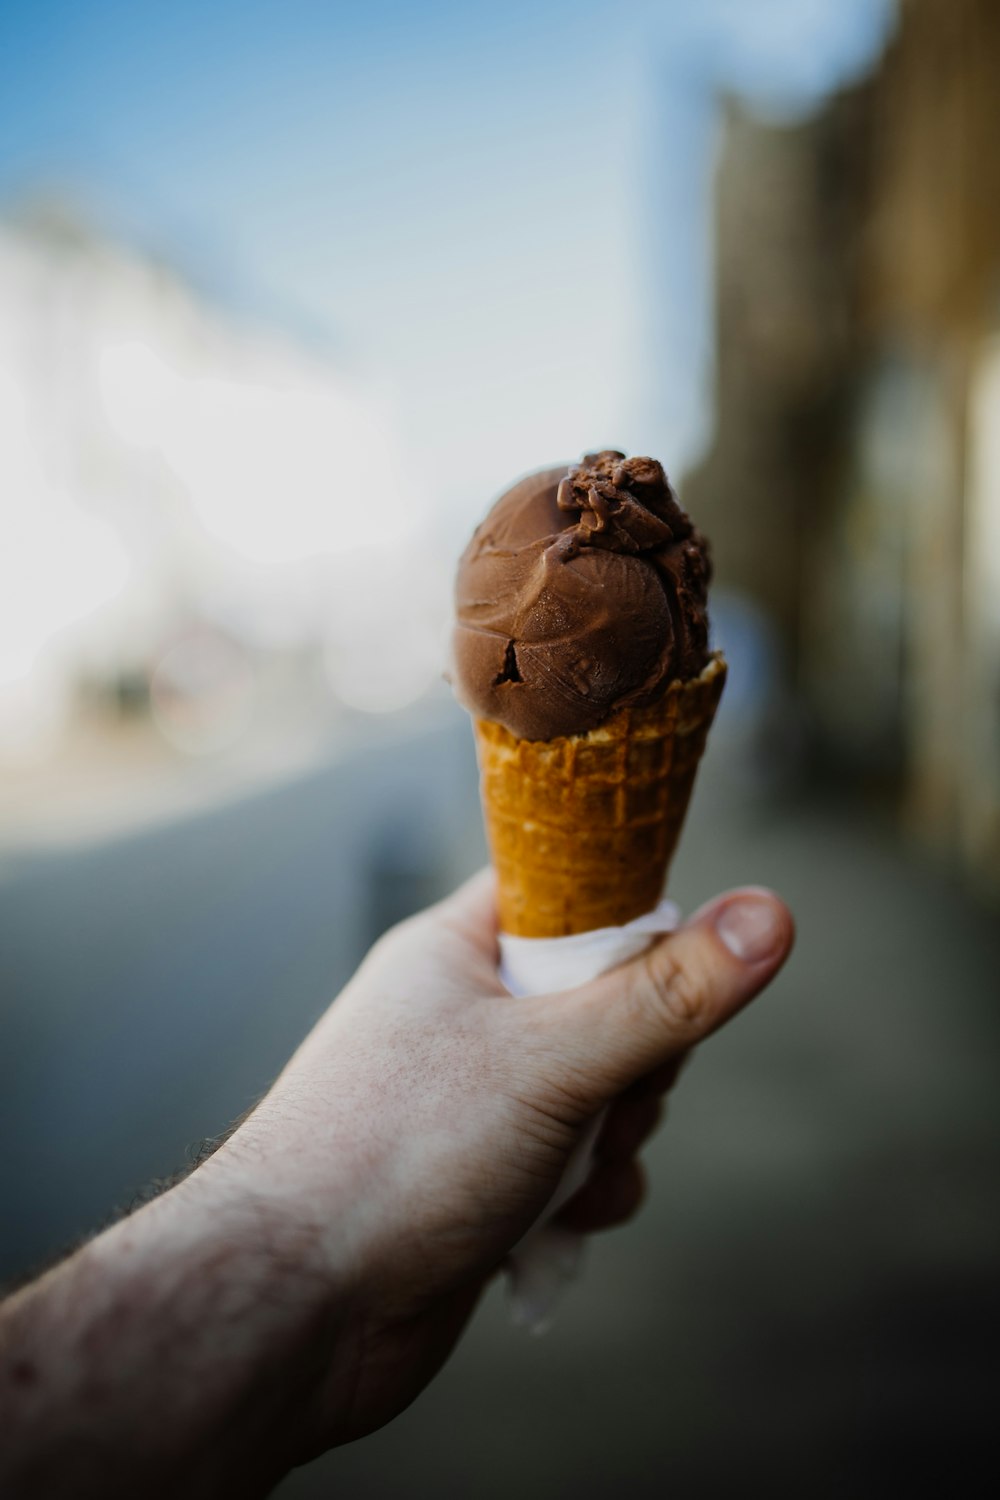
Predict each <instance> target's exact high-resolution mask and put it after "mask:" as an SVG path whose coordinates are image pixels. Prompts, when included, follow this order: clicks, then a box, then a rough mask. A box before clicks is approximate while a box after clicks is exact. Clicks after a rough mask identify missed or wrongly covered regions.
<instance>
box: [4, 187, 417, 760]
mask: <svg viewBox="0 0 1000 1500" xmlns="http://www.w3.org/2000/svg"><path fill="white" fill-rule="evenodd" d="M0 506H2V512H3V523H4V546H3V549H2V552H0V763H3V762H4V761H6V762H8V763H10V762H14V763H16V764H18V765H22V766H23V765H26V764H33V763H35V762H37V761H39V760H40V759H41V758H44V757H46V756H51V755H52V754H53V753H55V752H56V750H57V749H58V747H59V745H60V744H63V743H65V741H66V740H67V737H68V736H71V735H72V734H73V733H74V731H75V728H78V727H79V725H80V723H81V721H86V722H87V723H88V724H91V725H92V724H93V723H94V722H96V721H101V720H103V721H104V722H105V724H106V726H108V730H109V732H110V726H112V725H113V722H114V721H115V719H116V717H117V719H118V720H120V719H121V718H122V715H123V714H126V715H130V716H131V717H132V719H133V720H134V719H136V718H142V717H143V716H145V718H146V719H147V721H148V722H149V724H150V726H151V732H152V734H153V736H154V738H155V736H156V735H157V734H158V735H159V737H160V739H161V740H163V741H165V742H166V743H167V744H168V745H169V747H170V748H171V749H172V750H174V751H179V752H182V753H188V752H194V753H198V754H201V753H205V752H215V751H217V750H219V749H222V748H226V747H227V746H229V745H231V744H232V743H233V742H234V741H235V740H237V739H239V737H240V736H242V735H245V734H249V733H251V732H252V731H253V728H254V724H255V720H256V721H258V722H259V721H260V720H261V719H262V718H267V719H268V720H269V725H270V727H271V729H272V730H273V729H275V727H276V726H280V725H281V724H282V723H285V724H288V723H291V722H292V721H293V720H294V718H295V716H296V714H297V713H298V712H299V710H300V709H301V708H302V706H303V702H304V700H305V699H309V700H310V702H311V705H312V708H313V709H314V710H315V709H317V705H319V706H323V705H326V706H327V708H332V709H333V710H334V711H336V709H337V706H338V705H339V706H340V707H347V708H361V709H378V710H381V709H391V708H396V707H399V706H401V705H403V704H405V703H408V702H410V701H413V699H415V698H416V697H418V696H419V695H420V694H421V693H422V692H423V691H424V690H425V689H426V687H427V686H428V684H429V683H431V682H433V681H434V680H435V678H436V676H437V675H438V674H439V672H440V659H441V652H440V638H439V636H440V622H439V621H438V620H437V619H436V617H435V614H434V611H435V610H438V612H439V613H442V614H443V612H444V610H445V609H446V603H445V602H444V601H446V598H447V593H446V591H445V590H443V589H440V588H439V581H440V580H439V572H440V565H439V568H438V571H437V572H436V571H435V568H434V566H433V563H431V564H429V565H428V566H427V567H423V568H422V567H421V566H420V565H419V559H417V561H416V562H415V561H414V551H415V548H416V546H417V544H416V543H415V542H414V532H415V530H416V529H417V527H418V521H419V515H418V511H417V507H416V506H415V504H414V497H413V495H412V494H410V493H408V492H406V491H405V490H404V487H403V485H402V484H401V482H400V477H399V472H398V467H397V465H396V463H395V461H394V458H393V447H392V443H391V441H390V440H389V437H388V435H387V431H386V423H385V422H384V421H383V419H382V417H381V414H380V411H379V407H378V404H377V402H376V401H375V400H374V398H373V396H372V394H371V392H370V391H369V390H368V389H367V388H366V387H365V385H364V384H363V383H362V382H361V380H360V379H359V378H358V376H357V375H355V374H353V373H351V372H349V371H348V370H347V369H346V368H345V367H344V364H343V362H342V361H340V360H338V359H336V358H335V357H333V355H332V354H331V352H330V350H329V349H328V348H326V347H324V346H322V345H321V344H319V343H318V342H317V341H316V340H315V339H314V340H312V341H311V342H310V341H309V340H306V339H303V338H302V337H300V336H298V335H297V334H296V333H295V332H294V331H293V330H289V329H287V328H285V327H282V326H279V325H277V324H268V323H267V322H266V321H263V320H261V319H260V318H256V319H252V318H248V317H246V316H243V315H241V314H239V313H238V312H236V311H235V310H234V309H233V308H232V307H229V306H226V305H225V304H224V303H222V302H221V301H220V300H219V299H218V298H215V297H212V296H210V295H208V294H206V293H205V292H204V291H203V290H199V289H198V288H196V287H195V286H194V285H193V284H192V283H191V281H190V280H188V279H187V278H185V277H184V276H182V275H181V274H180V273H179V272H178V271H177V269H176V268H174V267H172V266H170V265H167V264H165V263H163V262H162V261H159V260H157V259H156V258H155V257H153V256H151V255H149V254H147V253H142V252H140V251H138V250H137V249H135V248H134V247H128V246H125V245H123V244H121V243H118V242H116V241H114V240H113V239H111V238H109V237H108V236H107V235H104V234H102V233H99V232H95V231H94V230H93V229H92V228H91V227H89V226H87V225H86V224H85V223H83V222H81V220H80V218H79V216H78V215H76V214H74V213H73V212H72V211H70V210H68V209H67V208H66V207H65V206H59V205H54V206H53V205H48V206H36V207H35V208H33V209H31V210H30V211H27V212H25V213H22V214H20V215H18V216H11V217H9V218H8V219H7V220H6V221H3V222H0ZM400 610H405V611H406V612H407V617H408V621H409V628H408V630H407V631H406V632H405V633H401V632H399V630H398V628H394V627H393V622H395V621H398V618H399V611H400ZM274 679H281V682H282V683H283V684H284V687H283V688H282V689H281V691H278V690H277V689H275V691H271V689H272V688H274ZM262 685H263V686H266V687H268V691H269V692H270V697H269V698H268V701H267V703H266V705H265V707H264V711H263V712H261V701H262V693H261V689H262ZM275 692H277V696H278V699H279V700H280V702H279V703H278V706H277V707H276V706H275ZM265 696H266V695H265ZM313 717H315V713H314V715H313Z"/></svg>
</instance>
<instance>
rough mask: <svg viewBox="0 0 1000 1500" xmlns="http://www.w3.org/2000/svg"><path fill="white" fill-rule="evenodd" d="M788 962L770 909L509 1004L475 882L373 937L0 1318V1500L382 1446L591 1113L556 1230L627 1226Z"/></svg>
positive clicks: (241, 1484) (490, 920) (209, 1475)
mask: <svg viewBox="0 0 1000 1500" xmlns="http://www.w3.org/2000/svg"><path fill="white" fill-rule="evenodd" d="M791 943H792V921H791V917H790V915H789V913H788V911H787V909H786V908H785V907H784V906H783V905H782V903H781V902H780V901H779V900H778V898H777V897H776V896H773V895H771V894H769V893H768V892H766V891H743V892H733V893H731V894H730V895H728V896H723V897H720V898H719V899H718V900H717V901H714V902H712V903H711V905H709V906H707V907H705V908H704V909H703V910H702V911H701V912H699V913H698V914H697V915H696V916H695V917H694V918H692V920H691V921H690V922H688V923H687V924H686V926H684V927H683V928H681V930H680V931H678V932H677V933H675V934H673V935H672V936H671V937H669V938H667V939H665V940H663V941H661V942H659V943H657V944H656V945H655V946H654V947H653V948H651V949H650V950H649V951H648V952H647V953H646V954H644V955H643V956H641V957H640V958H637V959H634V960H633V961H632V962H631V963H628V964H625V965H623V966H622V967H620V968H619V969H616V970H613V971H612V972H611V973H609V974H606V975H604V976H602V978H600V979H598V980H595V981H594V982H593V983H591V984H588V985H584V986H582V987H581V988H579V989H577V990H572V991H567V992H565V993H563V994H558V995H543V996H540V997H539V996H535V997H532V998H530V999H524V1000H516V999H513V998H512V997H511V996H509V995H508V994H507V993H506V992H505V991H504V990H503V989H502V988H501V986H500V984H499V982H498V980H497V973H496V960H497V951H496V919H495V913H494V901H493V887H492V881H491V878H490V877H489V876H488V875H485V874H484V875H481V876H478V877H476V879H475V880H473V881H470V882H469V884H468V885H466V886H464V887H463V888H462V889H461V890H460V891H459V892H458V893H457V894H456V895H454V896H453V897H451V898H450V899H449V900H447V901H444V902H442V903H441V904H440V905H439V906H437V907H434V908H433V909H432V910H430V911H428V912H425V913H423V914H422V915H421V916H419V917H415V918H413V919H412V920H411V921H409V922H406V923H404V924H403V925H402V926H400V927H398V928H396V929H395V930H394V931H393V932H391V933H389V934H388V935H387V936H386V937H385V938H384V939H383V940H382V941H381V942H380V943H379V944H377V946H376V947H375V948H374V949H373V950H372V952H371V954H370V955H369V957H368V959H367V960H366V961H365V963H364V965H363V966H362V968H361V969H360V970H359V971H358V973H357V975H356V976H355V978H354V979H353V980H352V981H351V983H350V984H349V985H348V987H347V989H346V990H345V991H344V993H343V994H342V995H341V996H340V998H339V999H338V1000H337V1001H336V1002H335V1003H334V1004H333V1005H332V1006H331V1008H330V1009H329V1011H328V1012H327V1014H326V1015H325V1016H324V1017H323V1018H322V1020H321V1021H320V1022H319V1024H318V1025H317V1026H316V1028H315V1029H314V1031H313V1032H312V1034H311V1035H310V1036H309V1037H308V1038H307V1039H306V1041H305V1042H304V1044H303V1045H302V1047H301V1048H300V1049H299V1051H298V1052H297V1053H296V1055H295V1057H293V1058H292V1060H291V1062H290V1063H289V1064H288V1066H287V1068H286V1069H285V1070H284V1072H283V1073H282V1075H281V1077H280V1078H279V1079H278V1081H277V1083H276V1084H275V1085H274V1087H273V1088H272V1089H271V1091H270V1092H269V1093H268V1094H267V1096H266V1097H265V1098H264V1100H263V1101H262V1102H261V1103H260V1104H259V1105H258V1107H257V1108H256V1110H255V1111H254V1112H253V1114H252V1115H251V1116H250V1117H249V1119H248V1120H247V1121H246V1122H245V1123H244V1124H243V1125H241V1127H240V1128H239V1129H238V1130H237V1131H236V1132H235V1134H234V1135H233V1136H232V1137H231V1138H230V1140H229V1141H228V1142H227V1143H226V1144H225V1145H224V1146H223V1147H222V1148H221V1149H220V1150H219V1151H218V1152H217V1153H216V1154H215V1156H213V1157H211V1158H210V1159H209V1160H208V1161H207V1162H206V1163H205V1164H204V1165H203V1166H202V1167H201V1168H199V1170H198V1171H196V1172H195V1173H194V1174H193V1175H192V1176H191V1177H189V1178H188V1179H187V1180H185V1181H184V1182H182V1183H180V1184H179V1185H178V1186H177V1187H176V1188H173V1189H172V1190H171V1191H170V1192H168V1193H165V1194H164V1195H163V1196H162V1197H160V1198H158V1199H156V1200H154V1201H153V1202H152V1203H149V1204H147V1205H146V1207H145V1208H143V1209H141V1210H140V1211H139V1212H137V1213H135V1214H133V1215H132V1216H131V1217H130V1218H128V1219H125V1220H123V1221H122V1222H121V1223H119V1224H117V1225H115V1226H114V1227H113V1228H111V1229H110V1230H107V1231H106V1232H105V1233H104V1234H102V1235H100V1236H98V1238H97V1239H95V1240H93V1241H91V1242H90V1244H88V1245H86V1246H85V1247H84V1248H83V1249H82V1250H81V1251H78V1252H77V1254H76V1255H74V1256H73V1257H71V1259H70V1260H68V1261H66V1262H64V1263H63V1264H62V1265H61V1266H59V1267H57V1269H56V1270H54V1271H52V1272H50V1273H49V1274H48V1275H47V1276H45V1277H43V1278H42V1279H41V1280H40V1281H38V1282H35V1283H34V1284H33V1285H31V1286H29V1287H27V1288H25V1289H24V1290H23V1291H22V1292H21V1293H19V1294H18V1295H17V1296H15V1297H13V1298H10V1299H8V1301H7V1302H5V1303H4V1304H3V1306H2V1307H0V1407H2V1408H3V1409H4V1410H5V1414H6V1415H7V1416H8V1418H9V1420H8V1422H7V1424H6V1428H5V1443H4V1445H3V1446H2V1447H0V1490H3V1493H4V1494H11V1495H18V1496H25V1497H28V1496H36V1495H37V1496H39V1497H43V1496H44V1500H59V1497H62V1496H70V1495H72V1496H74V1497H79V1496H90V1495H94V1496H100V1497H101V1500H113V1497H118V1496H122V1497H124V1496H131V1495H133V1494H142V1495H144V1496H147V1497H149V1500H154V1497H160V1496H174V1495H177V1494H185V1495H187V1496H189V1497H191V1500H197V1497H199V1496H212V1497H213V1500H217V1497H220V1496H229V1495H232V1496H239V1497H240V1500H250V1497H253V1496H258V1495H266V1494H267V1493H269V1492H270V1489H271V1487H272V1486H273V1485H274V1484H276V1483H277V1481H278V1480H279V1479H280V1478H281V1477H282V1475H283V1474H285V1473H287V1471H288V1469H289V1468H291V1467H293V1466H294V1465H295V1464H298V1463H302V1462H304V1461H305V1460H306V1459H308V1458H310V1457H312V1456H314V1455H315V1454H316V1453H319V1452H321V1451H322V1450H323V1449H325V1448H327V1447H329V1446H331V1445H332V1444H334V1443H338V1442H345V1441H348V1440H349V1439H351V1438H355V1437H360V1436H361V1435H362V1434H364V1433H366V1432H370V1431H372V1429H373V1428H376V1427H378V1426H380V1425H381V1424H382V1423H384V1422H386V1421H388V1420H389V1419H390V1418H391V1417H392V1416H394V1415H395V1414H396V1413H397V1412H398V1411H400V1410H402V1408H403V1407H404V1406H405V1405H406V1404H407V1403H408V1402H409V1401H411V1400H412V1399H413V1397H414V1396H415V1395H416V1394H417V1393H418V1392H419V1391H420V1390H421V1389H422V1387H423V1386H424V1385H425V1384H426V1383H427V1381H428V1380H430V1378H431V1377H432V1375H433V1374H434V1372H435V1371H436V1370H437V1369H438V1367H439V1366H440V1365H441V1363H442V1362H443V1360H444V1359H445V1358H446V1357H447V1354H448V1352H449V1350H450V1349H451V1347H452V1345H453V1344H454V1342H455V1340H456V1339H457V1337H458V1335H459V1333H460V1332H461V1329H462V1327H463V1326H464V1324H465V1322H466V1320H467V1318H468V1316H469V1314H470V1312H471V1311H472V1308H473V1306H474V1305H475V1302H476V1299H477V1297H478V1295H479V1293H480V1291H481V1289H482V1287H483V1286H484V1284H485V1282H486V1281H487V1280H488V1278H489V1277H490V1276H491V1275H492V1273H493V1272H494V1271H495V1270H496V1269H497V1267H498V1266H499V1265H500V1263H501V1262H502V1260H503V1258H504V1256H505V1255H506V1254H507V1252H508V1251H509V1250H510V1249H511V1248H512V1247H513V1246H514V1244H515V1243H516V1242H517V1241H518V1240H519V1239H520V1238H521V1236H522V1234H523V1233H524V1232H525V1230H526V1229H527V1228H528V1227H529V1226H530V1225H531V1224H532V1223H533V1222H534V1221H535V1219H536V1218H537V1217H538V1215H539V1214H540V1213H541V1212H542V1210H543V1209H544V1207H545V1205H546V1203H547V1202H548V1201H549V1198H550V1196H551V1194H552V1192H553V1190H554V1188H555V1186H556V1184H557V1182H558V1181H559V1178H560V1176H561V1174H562V1170H563V1167H564V1166H565V1164H566V1161H567V1158H568V1156H569V1154H570V1152H571V1150H572V1148H573V1146H574V1145H575V1143H576V1141H577V1140H578V1138H579V1136H580V1133H581V1129H582V1128H583V1126H584V1125H585V1124H586V1122H587V1121H588V1120H589V1119H591V1118H592V1117H593V1116H594V1115H595V1114H596V1113H597V1112H598V1111H599V1110H601V1109H602V1108H604V1107H605V1106H606V1105H609V1104H610V1105H612V1108H611V1111H610V1114H609V1117H608V1121H607V1125H606V1128H605V1131H604V1136H603V1141H602V1152H601V1157H600V1160H599V1163H598V1165H597V1168H596V1170H595V1172H594V1174H593V1175H592V1178H591V1180H590V1182H589V1183H588V1184H586V1185H585V1186H584V1187H583V1189H581V1191H580V1193H579V1194H578V1195H577V1197H576V1198H575V1199H574V1200H572V1201H571V1202H570V1203H569V1204H568V1205H567V1206H566V1209H565V1210H564V1216H565V1219H566V1222H567V1223H569V1224H571V1225H572V1227H574V1228H578V1229H593V1228H599V1227H602V1226H605V1225H608V1224H613V1223H617V1222H619V1221H620V1220H621V1219H622V1218H625V1217H627V1216H628V1214H630V1213H631V1212H633V1211H634V1209H635V1207H636V1205H637V1204H638V1201H639V1198H640V1196H641V1191H642V1185H641V1176H640V1173H639V1169H638V1166H637V1164H636V1161H635V1156H636V1152H637V1150H638V1148H639V1146H640V1145H641V1144H642V1141H643V1139H644V1138H645V1136H646V1135H647V1134H648V1132H649V1131H650V1130H651V1129H652V1128H653V1126H654V1124H655V1119H656V1114H657V1110H658V1096H659V1094H660V1093H661V1092H662V1091H663V1090H664V1089H666V1088H668V1087H669V1086H670V1084H671V1082H672V1081H673V1078H674V1077H675V1075H676V1072H677V1069H678V1066H679V1064H680V1062H681V1061H682V1060H683V1058H684V1056H685V1055H686V1054H687V1052H688V1051H689V1050H690V1048H691V1047H693V1046H694V1045H695V1044H696V1043H698V1042H700V1041H701V1040H702V1039H703V1038H704V1037H706V1036H707V1035H708V1034H709V1033H710V1032H712V1031H714V1030H715V1029H716V1028H717V1027H719V1026H720V1025H722V1024H723V1022H725V1021H727V1020H728V1019H729V1018H730V1017H731V1016H732V1015H734V1014H735V1013H736V1011H738V1010H739V1009H740V1007H741V1006H742V1005H743V1004H745V1002H746V1001H747V1000H749V999H751V998H752V996H753V995H755V994H756V993H757V992H758V991H759V990H760V989H761V988H762V987H763V986H764V985H765V984H766V983H767V981H768V980H769V979H770V978H771V977H772V976H773V974H774V973H775V971H776V970H777V969H778V968H779V967H780V965H781V963H782V962H783V960H784V959H785V957H786V956H787V954H788V951H789V948H790V947H791Z"/></svg>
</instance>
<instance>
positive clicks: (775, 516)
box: [685, 0, 1000, 887]
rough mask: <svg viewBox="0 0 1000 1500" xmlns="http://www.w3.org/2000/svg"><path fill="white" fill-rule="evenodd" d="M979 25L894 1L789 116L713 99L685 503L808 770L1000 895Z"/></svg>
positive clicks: (992, 269) (988, 161)
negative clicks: (707, 253)
mask: <svg viewBox="0 0 1000 1500" xmlns="http://www.w3.org/2000/svg"><path fill="white" fill-rule="evenodd" d="M998 76H1000V9H998V8H997V7H996V6H995V5H993V4H992V0H954V3H952V4H949V5H947V6H943V5H940V4H938V3H937V0H904V3H903V4H902V6H901V13H900V25H899V31H898V35H897V37H896V39H895V41H894V43H893V44H892V46H891V48H890V50H889V52H888V53H887V55H886V57H885V58H884V60H883V62H882V63H881V65H880V67H879V69H878V71H877V72H876V73H875V74H874V76H872V77H871V78H870V79H869V80H867V81H866V82H864V83H863V84H861V85H859V86H857V87H855V88H854V89H852V90H850V91H849V92H846V93H844V94H841V95H839V96H838V97H836V98H834V99H833V100H832V101H831V102H830V103H829V104H828V105H827V106H826V107H825V108H824V109H823V111H822V112H821V113H820V114H819V115H818V116H817V117H816V118H813V119H811V120H808V121H806V122H805V123H798V124H794V125H780V124H775V123H769V122H764V121H761V120H759V119H755V118H754V117H753V116H752V115H751V114H749V113H748V112H747V111H746V109H744V108H743V107H741V106H739V105H737V104H735V103H730V104H729V105H728V107H727V113H726V121H725V128H724V137H723V148H722V153H721V159H720V164H719V170H718V176H717V185H716V243H717V246H718V262H717V330H718V351H717V431H716V439H715V444H714V447H713V449H712V451H711V453H710V454H709V456H708V458H707V460H706V461H705V462H704V464H703V465H702V466H701V468H700V469H699V470H698V471H697V472H696V473H694V474H692V475H691V477H690V479H689V481H688V483H687V485H686V487H685V494H686V496H687V497H688V498H689V500H690V503H691V507H692V509H693V510H695V511H696V512H697V514H698V515H699V517H701V516H704V518H705V525H706V529H707V530H709V531H710V533H711V535H712V536H713V538H714V539H715V540H716V543H717V547H716V551H717V561H718V570H719V575H720V578H721V579H722V580H723V581H724V582H726V583H729V584H732V585H734V586H736V587H738V588H740V589H742V590H744V591H745V592H747V593H749V594H750V595H751V596H753V597H755V598H756V599H757V600H758V601H759V602H760V603H762V604H763V605H764V606H765V607H766V608H767V610H768V611H769V613H770V614H771V616H772V617H773V619H774V620H775V621H776V622H777V623H778V625H779V626H780V629H781V632H782V635H783V638H784V640H785V642H786V645H787V648H788V654H789V660H790V664H791V671H792V673H793V675H794V678H795V682H796V686H797V688H798V690H799V692H800V696H801V700H802V702H803V704H804V706H805V709H806V712H807V716H808V722H809V725H810V728H811V730H812V741H813V744H814V746H815V748H816V750H817V751H818V753H819V754H820V755H821V756H822V757H823V758H824V759H825V760H826V761H827V763H828V764H831V765H833V766H836V767H837V768H839V769H841V770H844V769H846V770H847V771H849V772H851V773H854V774H856V775H859V776H861V777H863V778H865V779H866V780H868V781H869V782H872V781H874V782H875V783H877V784H879V785H882V786H888V787H889V788H895V789H896V790H897V791H898V794H899V800H900V805H901V807H902V809H903V812H904V816H905V818H906V820H907V821H908V823H909V825H910V826H911V827H912V828H913V829H914V830H915V831H916V832H917V833H918V834H919V835H920V836H921V837H923V838H925V839H926V840H927V841H929V842H930V843H932V844H933V845H935V846H936V847H938V848H939V849H941V850H944V851H946V852H949V853H951V854H953V855H957V856H959V857H960V858H961V859H962V861H963V862H964V863H965V864H966V867H967V868H968V869H969V870H970V871H971V872H973V873H974V874H976V875H977V876H980V877H982V878H983V880H984V881H985V882H986V883H987V884H989V885H991V886H992V885H994V884H995V885H996V886H997V887H1000V152H998V151H997V149H996V142H997V140H998V139H1000V91H998V90H997V87H996V79H997V77H998Z"/></svg>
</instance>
